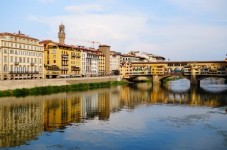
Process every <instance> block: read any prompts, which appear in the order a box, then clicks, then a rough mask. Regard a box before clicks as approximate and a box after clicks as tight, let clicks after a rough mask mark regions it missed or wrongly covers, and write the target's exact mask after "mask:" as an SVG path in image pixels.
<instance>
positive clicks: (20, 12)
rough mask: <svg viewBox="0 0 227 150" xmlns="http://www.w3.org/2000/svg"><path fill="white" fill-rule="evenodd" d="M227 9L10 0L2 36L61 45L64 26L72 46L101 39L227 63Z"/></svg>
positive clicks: (207, 3) (132, 0)
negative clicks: (23, 36) (19, 34)
mask: <svg viewBox="0 0 227 150" xmlns="http://www.w3.org/2000/svg"><path fill="white" fill-rule="evenodd" d="M226 6H227V0H5V1H2V2H1V5H0V7H1V13H0V19H1V22H0V32H10V33H17V32H18V31H19V30H20V31H21V32H22V33H24V34H26V35H29V36H31V37H34V38H37V39H39V40H47V39H49V40H53V41H56V42H58V30H59V25H60V24H61V23H63V24H64V25H65V32H66V44H73V45H82V46H86V47H93V44H92V43H91V42H89V41H95V42H99V43H100V44H106V45H109V46H111V50H114V51H118V52H121V53H127V52H129V51H132V50H133V51H142V52H148V53H151V54H155V55H159V56H163V57H165V58H166V59H167V60H170V61H171V60H172V61H181V60H188V61H190V60H192V61H196V60H206V61H209V60H224V59H225V58H227V56H226V54H227V8H226ZM95 47H96V48H97V47H98V43H96V44H95Z"/></svg>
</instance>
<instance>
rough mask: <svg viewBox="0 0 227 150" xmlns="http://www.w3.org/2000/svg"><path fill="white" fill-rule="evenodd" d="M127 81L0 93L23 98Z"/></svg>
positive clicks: (109, 85) (123, 83) (101, 86)
mask: <svg viewBox="0 0 227 150" xmlns="http://www.w3.org/2000/svg"><path fill="white" fill-rule="evenodd" d="M126 84H127V82H125V81H112V82H111V81H108V82H99V83H79V84H71V85H62V86H44V87H34V88H22V89H15V90H6V91H0V97H7V96H16V97H23V96H28V95H45V94H52V93H60V92H68V91H85V90H89V89H97V88H107V87H111V86H117V85H126Z"/></svg>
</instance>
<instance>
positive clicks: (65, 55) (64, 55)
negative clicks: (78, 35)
mask: <svg viewBox="0 0 227 150" xmlns="http://www.w3.org/2000/svg"><path fill="white" fill-rule="evenodd" d="M61 56H62V57H68V56H69V54H61Z"/></svg>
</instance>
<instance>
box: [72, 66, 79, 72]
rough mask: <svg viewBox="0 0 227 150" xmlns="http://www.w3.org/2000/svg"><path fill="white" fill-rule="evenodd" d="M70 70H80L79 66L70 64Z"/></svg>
mask: <svg viewBox="0 0 227 150" xmlns="http://www.w3.org/2000/svg"><path fill="white" fill-rule="evenodd" d="M71 71H80V67H76V66H72V67H71Z"/></svg>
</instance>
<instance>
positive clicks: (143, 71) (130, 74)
mask: <svg viewBox="0 0 227 150" xmlns="http://www.w3.org/2000/svg"><path fill="white" fill-rule="evenodd" d="M139 76H150V77H152V79H153V80H152V81H153V83H154V84H159V83H162V81H163V80H164V79H165V78H168V77H171V76H182V77H185V78H187V79H188V80H190V83H191V84H192V85H193V84H194V85H196V84H200V81H201V80H202V79H204V78H210V77H218V78H225V79H227V61H226V60H225V61H181V62H177V61H174V62H173V61H172V62H170V61H167V62H131V63H129V62H128V63H124V64H122V66H121V77H122V78H123V79H126V80H129V81H133V80H134V79H135V78H137V77H139Z"/></svg>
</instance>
